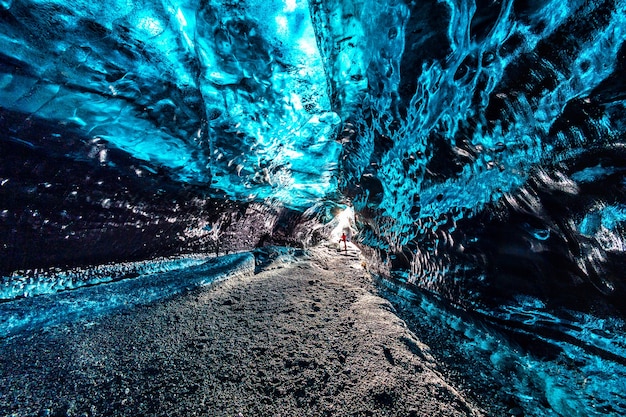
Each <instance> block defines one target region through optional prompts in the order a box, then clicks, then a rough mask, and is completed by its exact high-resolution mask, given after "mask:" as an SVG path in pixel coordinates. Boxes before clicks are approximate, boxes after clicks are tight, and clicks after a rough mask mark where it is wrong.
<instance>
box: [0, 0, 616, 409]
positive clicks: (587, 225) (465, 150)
mask: <svg viewBox="0 0 626 417" xmlns="http://www.w3.org/2000/svg"><path fill="white" fill-rule="evenodd" d="M625 20H626V2H625V1H624V0H597V1H583V0H574V1H568V2H563V1H560V0H553V1H532V0H531V1H522V0H500V1H490V0H425V1H403V0H385V1H383V0H358V1H357V0H341V1H339V0H310V1H304V0H284V1H261V0H259V1H256V0H246V1H226V0H224V1H218V0H211V1H202V2H190V1H178V0H160V1H141V0H130V1H126V0H125V1H113V2H106V3H102V2H85V1H76V0H75V1H64V2H59V1H36V0H12V1H11V0H9V1H2V2H0V38H1V39H2V45H3V48H2V50H1V51H0V126H1V127H2V128H1V129H0V238H1V241H0V243H1V245H2V247H1V248H0V249H1V250H2V253H1V255H0V271H1V272H2V275H3V276H5V278H3V280H4V281H3V282H5V283H7V282H8V286H5V287H6V288H11V289H14V288H18V287H19V284H20V282H29V283H35V284H34V285H35V286H36V285H37V283H42V286H46V285H48V284H49V283H48V281H47V279H46V278H45V277H50V276H54V277H59V276H62V273H61V274H60V273H59V271H58V270H57V269H55V268H59V269H62V270H66V269H69V268H72V267H78V266H81V267H83V268H89V267H92V266H94V265H97V264H106V263H109V262H112V263H115V262H121V261H138V260H143V259H147V258H155V257H158V256H173V255H180V254H182V253H197V252H200V253H215V254H223V253H226V252H232V251H238V250H249V249H252V248H253V247H255V246H263V245H265V244H268V243H282V244H290V245H305V244H308V243H313V242H316V241H319V239H320V238H322V234H323V233H324V231H325V230H326V229H325V228H324V226H323V223H325V222H328V221H329V220H330V219H331V218H332V217H333V215H334V214H337V213H338V212H339V211H340V209H342V208H346V207H348V206H350V209H354V213H355V226H356V227H355V228H356V229H358V233H357V234H355V236H354V240H357V241H358V242H359V243H360V244H361V246H362V247H363V249H364V250H365V251H366V252H367V253H369V255H370V259H371V260H370V262H369V265H370V267H372V268H374V269H376V270H377V271H378V272H380V273H381V274H384V275H386V276H387V277H388V278H389V279H391V280H392V281H393V285H397V286H399V287H401V288H405V289H406V290H407V291H408V292H409V293H411V292H413V293H414V294H418V293H420V291H427V292H429V293H432V294H435V295H436V297H439V298H440V299H441V300H445V301H446V302H447V303H450V304H452V305H454V306H456V307H459V308H461V309H464V311H467V312H472V314H477V315H479V316H480V317H481V319H480V320H483V321H484V322H486V323H489V324H490V325H493V326H495V327H497V328H498V329H500V330H501V331H503V332H504V333H506V334H507V335H508V337H510V339H512V340H516V343H519V344H520V346H522V347H523V349H527V350H528V353H529V355H531V356H532V355H541V354H543V353H542V352H543V351H542V349H544V348H546V346H548V347H547V348H546V350H547V351H549V352H550V354H551V355H553V357H557V358H560V359H559V360H565V359H563V358H567V360H571V361H573V363H578V364H582V365H581V368H585V369H599V368H602V369H603V370H604V371H603V372H604V373H603V375H604V376H603V378H604V377H605V376H606V375H609V374H610V373H608V372H605V371H606V370H607V369H613V368H612V365H613V364H621V365H623V362H624V352H623V349H622V348H621V347H620V346H622V345H623V340H624V338H623V317H624V314H626V313H625V309H624V302H623V300H624V297H625V296H626V282H625V279H624V275H623V271H622V269H623V265H624V264H626V257H625V255H624V253H625V251H624V248H625V246H626V240H625V239H626V230H625V229H624V223H625V221H626V216H625V213H626V195H625V187H626V181H625V180H624V172H625V167H626V147H625V146H624V138H625V132H626V123H625V120H624V98H625V97H626V94H625V89H626V85H625V84H624V77H623V72H624V69H625V66H626V61H625V60H626V54H625V49H624V40H625V38H626V33H625V32H624V27H626V25H625V23H626V22H625ZM41 268H43V270H42V269H41ZM16 270H20V271H16ZM11 277H12V278H11ZM42 277H43V278H42ZM13 284H16V285H17V286H16V285H13ZM56 284H58V283H57V282H53V283H52V284H51V285H52V287H54V288H57V287H55V285H56ZM29 288H30V287H29ZM22 295H23V294H22ZM16 297H17V296H16ZM409 298H410V297H409ZM424 309H425V310H428V311H433V310H432V309H430V308H429V307H428V306H426V307H424ZM429 314H430V313H429ZM432 314H433V315H435V316H436V315H437V314H438V313H432ZM444 321H446V322H449V323H451V324H450V326H451V328H452V329H453V330H454V331H457V330H455V329H456V328H459V329H460V328H463V326H460V325H457V324H456V323H457V321H456V320H447V319H445V320H444ZM461 321H462V320H461ZM467 328H470V329H471V328H472V326H469V327H467ZM467 328H465V329H467ZM463 333H464V334H465V333H468V334H472V333H473V332H472V331H465V330H463ZM537 340H540V341H541V343H539V344H538V346H541V349H538V348H536V347H534V346H535V344H534V342H536V341H537ZM470 344H471V343H470ZM475 344H476V345H477V346H478V345H479V346H484V344H482V343H481V342H480V340H478V341H477V342H476V343H475ZM555 352H556V353H555ZM489 354H490V355H494V356H493V358H494V362H497V363H501V362H499V361H498V357H499V356H498V355H497V354H496V352H493V351H490V352H489ZM594 361H596V362H595V365H597V367H596V368H594V367H593V366H592V364H593V363H594ZM595 365H594V366H595ZM520 366H521V365H520ZM524 366H527V367H528V366H530V365H528V364H526V365H524ZM555 369H558V367H557V368H555ZM519 375H522V376H521V378H525V376H524V375H529V374H527V373H524V372H520V373H519ZM535 375H536V374H535ZM572 375H574V376H573V377H572V378H573V379H571V380H570V382H571V381H574V380H575V378H576V376H575V375H577V374H572ZM540 379H541V378H540ZM551 381H552V382H550V384H552V385H549V386H548V385H545V387H547V388H546V390H547V389H548V388H549V389H550V390H551V392H553V393H556V394H555V395H554V396H553V395H550V396H549V398H550V401H554V404H552V405H551V409H552V410H553V411H554V410H556V411H554V412H555V413H557V414H560V415H565V414H568V413H573V412H574V411H575V410H577V409H580V410H585V412H587V411H588V410H589V409H590V408H593V404H594V402H593V400H592V399H590V398H591V397H592V396H593V395H597V394H593V393H592V394H589V395H590V397H589V398H585V400H584V401H582V400H580V399H574V400H571V401H570V398H565V397H566V396H565V395H564V396H562V398H561V399H558V398H557V397H558V395H560V393H562V390H561V387H560V386H559V385H558V383H557V382H554V381H555V379H552V380H551ZM570 382H568V383H567V384H570ZM571 383H572V384H574V382H571ZM555 384H556V385H555ZM567 384H565V385H566V386H571V385H567ZM616 395H617V394H616ZM620 401H621V402H620ZM607 403H608V404H609V405H608V406H606V407H612V408H604V409H603V410H604V411H606V412H614V413H618V414H619V413H621V412H622V411H623V410H624V409H626V406H625V405H624V403H623V400H619V401H617V400H616V401H613V398H611V399H609V400H607ZM572 404H573V405H572ZM579 406H580V407H579ZM577 407H578V408H577ZM572 410H574V411H572Z"/></svg>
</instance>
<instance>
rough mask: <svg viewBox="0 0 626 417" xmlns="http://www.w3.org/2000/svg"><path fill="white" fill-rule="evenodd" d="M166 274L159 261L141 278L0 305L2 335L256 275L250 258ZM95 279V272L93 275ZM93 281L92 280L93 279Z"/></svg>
mask: <svg viewBox="0 0 626 417" xmlns="http://www.w3.org/2000/svg"><path fill="white" fill-rule="evenodd" d="M187 264H188V266H187V267H184V268H178V269H174V270H170V271H167V272H156V273H155V272H149V271H150V270H152V271H156V270H159V269H160V270H163V269H167V268H163V265H162V264H161V263H159V262H157V263H155V264H152V265H150V264H148V263H144V265H142V266H143V268H138V270H139V271H140V270H141V269H143V271H144V272H145V273H143V274H141V275H139V276H138V277H130V278H126V279H122V280H119V281H116V282H108V283H107V282H102V281H100V282H99V284H97V285H96V284H93V282H92V284H93V285H92V286H83V287H81V288H77V289H71V290H69V289H66V291H64V292H60V293H48V294H39V295H38V296H34V297H27V298H21V299H15V300H11V301H5V302H3V303H0V312H1V314H0V317H1V318H0V335H1V336H2V337H7V336H11V335H12V334H15V333H18V332H23V331H33V330H37V329H40V328H43V327H46V326H53V325H58V324H61V323H68V322H71V321H75V320H84V319H88V318H93V319H97V317H98V316H100V315H103V314H107V313H111V312H115V311H121V310H124V309H129V308H132V307H136V306H140V305H145V304H149V303H152V302H155V301H159V300H163V299H166V298H169V297H172V296H174V295H176V294H180V293H182V292H183V291H188V290H190V289H193V288H195V287H199V286H202V285H208V284H210V283H212V282H215V281H219V280H223V279H227V278H229V277H232V276H234V275H241V274H244V275H245V274H252V273H254V268H255V261H254V256H253V255H252V254H251V253H240V254H234V255H225V256H222V257H218V258H213V259H209V260H206V259H205V260H204V262H202V263H199V264H197V265H194V266H189V262H187ZM177 266H180V264H179V265H177ZM91 273H92V274H93V273H94V271H91ZM92 281H95V280H92Z"/></svg>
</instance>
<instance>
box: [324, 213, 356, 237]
mask: <svg viewBox="0 0 626 417" xmlns="http://www.w3.org/2000/svg"><path fill="white" fill-rule="evenodd" d="M333 222H336V223H337V225H336V226H335V228H334V229H333V231H332V232H331V233H330V240H331V242H338V241H339V239H340V238H341V234H342V233H345V234H346V236H347V237H348V241H350V240H352V237H353V236H354V235H355V234H356V227H355V226H354V225H355V222H354V209H353V208H352V207H346V209H345V210H343V211H341V212H340V213H339V214H338V215H337V216H335V218H334V219H333Z"/></svg>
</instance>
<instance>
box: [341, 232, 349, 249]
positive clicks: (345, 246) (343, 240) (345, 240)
mask: <svg viewBox="0 0 626 417" xmlns="http://www.w3.org/2000/svg"><path fill="white" fill-rule="evenodd" d="M347 240H348V237H347V236H346V234H345V233H342V234H341V238H340V239H339V247H340V248H341V242H343V248H344V249H345V250H346V253H348V243H347Z"/></svg>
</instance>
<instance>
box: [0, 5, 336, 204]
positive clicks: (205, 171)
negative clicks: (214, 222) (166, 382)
mask: <svg viewBox="0 0 626 417" xmlns="http://www.w3.org/2000/svg"><path fill="white" fill-rule="evenodd" d="M0 13H1V15H2V19H1V21H0V39H1V40H2V44H3V49H2V51H1V52H0V53H1V56H0V58H1V59H0V61H1V63H2V65H1V67H0V101H1V103H2V107H3V108H4V110H5V111H10V112H12V113H17V114H22V115H23V116H24V120H25V123H28V120H29V118H33V119H40V120H43V121H46V122H50V123H49V125H50V126H53V127H54V126H56V128H53V129H52V130H51V131H50V132H42V138H41V139H39V142H42V143H39V142H38V143H34V142H35V141H37V140H38V139H35V138H32V137H27V136H26V135H25V133H24V131H25V130H26V129H23V126H19V125H16V126H13V128H12V131H11V132H10V134H9V136H10V137H9V140H13V141H18V142H26V143H28V144H30V145H33V146H43V147H50V146H54V143H58V142H62V141H63V140H64V138H65V137H67V136H68V132H72V134H73V135H77V136H79V137H81V138H82V141H83V142H84V143H85V144H94V143H95V144H97V146H95V147H94V149H95V151H94V152H92V153H91V154H90V157H92V158H94V159H96V160H97V161H98V162H99V163H100V164H102V165H106V164H109V163H111V162H110V161H109V160H108V157H107V156H108V155H107V154H108V150H110V149H112V148H115V149H120V150H122V151H124V152H126V153H128V154H129V155H130V156H132V157H133V158H136V159H138V160H140V161H143V162H145V167H146V168H147V169H149V170H152V171H157V170H162V171H165V172H167V173H168V174H169V175H170V176H171V177H173V178H174V179H176V180H178V181H180V182H182V183H193V184H196V185H198V184H205V185H207V186H209V185H210V186H211V187H212V188H213V189H214V190H215V194H217V195H223V196H225V197H227V198H235V199H238V200H243V201H250V200H264V199H266V198H270V197H271V198H272V199H273V200H275V201H278V202H280V203H281V204H284V205H286V206H289V207H295V208H298V207H302V208H306V207H308V206H310V205H311V204H312V203H313V202H314V201H316V200H319V199H322V198H324V197H325V196H327V195H328V194H332V193H333V192H335V190H336V186H337V180H336V170H337V161H338V158H339V152H340V148H341V146H340V144H339V143H337V142H336V141H335V140H334V139H335V136H336V131H337V129H338V127H339V124H340V118H339V116H338V115H337V114H336V113H334V112H333V111H332V109H331V105H330V100H329V97H328V91H329V89H328V87H327V84H326V73H325V69H324V65H323V62H322V58H321V56H320V53H319V50H318V47H317V41H316V37H315V33H314V30H313V25H312V23H311V17H310V15H309V6H308V3H307V2H305V1H295V0H287V1H284V2H282V1H276V2H266V1H261V0H248V1H212V2H202V3H201V4H197V3H196V2H190V1H163V2H160V1H155V2H128V1H125V0H124V1H121V0H120V1H112V2H104V3H103V2H88V1H70V2H68V1H21V0H17V1H12V2H2V4H1V5H0ZM47 138H52V140H50V141H48V142H47Z"/></svg>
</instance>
